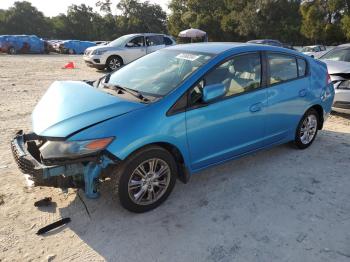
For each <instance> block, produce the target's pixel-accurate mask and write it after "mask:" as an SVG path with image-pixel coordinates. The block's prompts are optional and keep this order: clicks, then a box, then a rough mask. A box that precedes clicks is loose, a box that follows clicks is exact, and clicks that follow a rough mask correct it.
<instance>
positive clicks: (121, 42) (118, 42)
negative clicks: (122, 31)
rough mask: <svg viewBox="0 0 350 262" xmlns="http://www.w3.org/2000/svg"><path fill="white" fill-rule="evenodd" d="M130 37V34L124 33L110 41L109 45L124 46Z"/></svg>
mask: <svg viewBox="0 0 350 262" xmlns="http://www.w3.org/2000/svg"><path fill="white" fill-rule="evenodd" d="M129 38H130V35H123V36H121V37H119V38H117V39H115V40H113V41H112V42H110V43H109V44H108V45H109V46H116V47H117V46H124V45H125V42H126V41H127V40H128V39H129Z"/></svg>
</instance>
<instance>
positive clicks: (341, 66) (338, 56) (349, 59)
mask: <svg viewBox="0 0 350 262" xmlns="http://www.w3.org/2000/svg"><path fill="white" fill-rule="evenodd" d="M320 59H321V60H322V61H323V62H325V63H326V64H327V67H328V72H329V75H330V77H331V80H332V82H333V83H334V88H335V97H334V104H333V108H332V109H333V110H334V111H336V112H340V113H347V114H350V44H344V45H340V46H337V47H335V48H334V49H332V50H331V51H329V52H328V53H326V54H324V55H323V56H321V57H320Z"/></svg>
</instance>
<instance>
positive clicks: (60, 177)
mask: <svg viewBox="0 0 350 262" xmlns="http://www.w3.org/2000/svg"><path fill="white" fill-rule="evenodd" d="M43 139H44V138H41V137H39V136H37V135H35V134H24V133H23V131H22V130H20V131H18V132H17V133H16V135H15V137H14V138H13V139H12V140H11V150H12V154H13V157H14V159H15V161H16V163H17V165H18V167H19V169H20V170H21V171H22V173H24V174H27V175H29V176H30V179H31V180H32V181H33V182H34V186H48V187H58V188H68V187H71V188H80V187H82V188H84V189H85V194H86V196H87V197H89V198H97V197H98V196H99V192H98V182H99V179H98V178H99V176H100V174H101V172H102V170H103V169H104V168H106V167H107V166H108V165H110V164H115V163H116V162H115V161H113V160H111V158H109V157H107V155H104V154H100V155H98V156H96V157H95V158H94V161H86V160H87V159H86V158H83V159H80V160H79V159H75V160H74V161H72V160H71V159H67V160H66V161H60V163H59V164H57V165H50V166H47V165H45V164H43V161H42V160H41V158H40V151H39V146H40V145H41V144H42V143H43V142H45V141H44V140H43Z"/></svg>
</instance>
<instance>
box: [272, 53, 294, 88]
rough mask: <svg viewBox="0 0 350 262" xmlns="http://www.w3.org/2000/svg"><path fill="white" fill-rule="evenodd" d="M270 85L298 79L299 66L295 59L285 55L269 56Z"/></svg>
mask: <svg viewBox="0 0 350 262" xmlns="http://www.w3.org/2000/svg"><path fill="white" fill-rule="evenodd" d="M267 60H268V65H269V68H270V79H269V80H270V84H277V83H281V82H285V81H288V80H291V79H294V78H297V77H298V66H297V61H296V59H295V57H292V56H288V55H284V54H268V55H267Z"/></svg>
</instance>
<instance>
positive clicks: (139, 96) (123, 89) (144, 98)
mask: <svg viewBox="0 0 350 262" xmlns="http://www.w3.org/2000/svg"><path fill="white" fill-rule="evenodd" d="M102 85H103V87H104V88H109V89H112V90H122V91H124V92H126V93H129V94H130V95H132V96H134V97H136V98H138V99H140V100H142V101H144V102H149V101H150V100H149V99H148V98H146V97H144V96H143V95H142V94H141V93H140V92H139V91H137V90H134V89H130V88H127V87H123V86H119V85H113V84H109V83H102Z"/></svg>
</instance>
